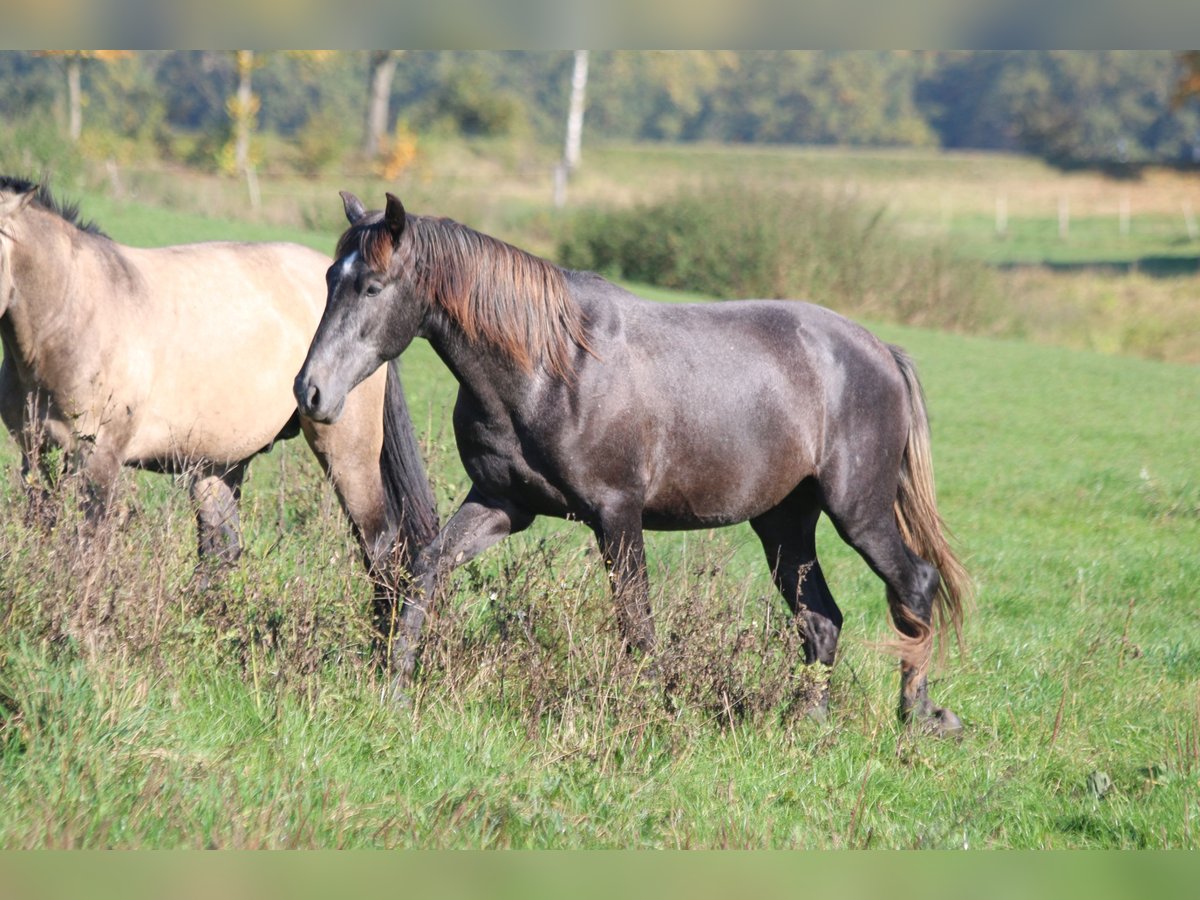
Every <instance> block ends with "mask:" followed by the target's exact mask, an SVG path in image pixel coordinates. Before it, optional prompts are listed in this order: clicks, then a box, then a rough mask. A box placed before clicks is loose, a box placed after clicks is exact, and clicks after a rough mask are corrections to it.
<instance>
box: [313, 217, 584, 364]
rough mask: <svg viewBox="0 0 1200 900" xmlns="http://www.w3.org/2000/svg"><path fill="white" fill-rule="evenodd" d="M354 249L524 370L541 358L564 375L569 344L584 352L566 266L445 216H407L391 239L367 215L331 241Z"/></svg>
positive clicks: (343, 250) (344, 248) (385, 229)
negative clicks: (405, 280) (409, 283)
mask: <svg viewBox="0 0 1200 900" xmlns="http://www.w3.org/2000/svg"><path fill="white" fill-rule="evenodd" d="M354 251H358V253H359V254H360V255H361V256H362V258H363V259H364V260H365V261H366V262H367V263H368V264H369V265H370V266H371V267H372V268H374V269H376V270H377V271H379V272H384V273H387V274H388V275H389V276H392V277H407V278H410V279H411V280H412V285H413V289H414V290H415V291H417V292H418V293H420V294H421V295H422V296H424V297H427V298H428V299H429V301H430V302H431V303H432V304H433V305H434V306H435V307H437V308H439V309H441V310H442V311H443V312H444V313H445V314H446V315H447V316H448V317H449V318H450V319H451V321H453V322H454V323H455V324H456V325H457V326H458V327H459V328H461V329H462V331H463V333H464V334H465V335H466V336H467V338H468V339H469V340H471V341H476V340H481V341H484V342H486V343H488V344H490V345H492V346H494V347H496V348H498V349H500V350H501V351H502V352H504V353H505V354H506V355H508V356H509V358H511V359H512V360H513V362H515V363H516V364H517V365H518V366H520V367H521V368H522V369H524V370H525V371H532V369H533V368H534V366H535V365H538V364H539V363H540V364H542V365H544V366H545V367H546V368H547V369H548V370H549V371H550V372H552V373H553V374H554V375H556V376H558V377H560V378H564V379H570V378H571V377H572V375H573V373H574V366H573V363H572V357H573V346H575V347H580V348H582V349H583V350H585V351H588V352H590V347H589V344H588V329H587V322H586V320H585V317H584V315H583V311H582V310H581V309H580V308H579V306H578V304H577V303H576V302H575V301H574V299H573V298H572V297H571V294H570V291H569V290H568V288H567V280H566V274H565V272H564V271H563V270H562V269H560V268H559V267H558V266H556V265H554V264H553V263H551V262H548V261H546V260H544V259H541V258H539V257H537V256H534V255H533V254H531V253H527V252H526V251H524V250H521V249H519V248H517V247H514V246H512V245H511V244H506V243H505V242H504V241H501V240H498V239H496V238H494V237H490V236H488V235H486V234H481V233H480V232H478V231H475V230H473V229H471V228H468V227H466V226H465V225H460V224H459V223H457V222H454V221H452V220H450V219H442V218H433V217H430V216H412V215H410V216H408V217H407V219H406V221H405V228H404V231H403V233H402V234H401V236H400V239H399V241H398V242H397V241H395V240H394V239H393V236H392V233H391V231H390V230H389V229H388V227H387V225H386V223H385V222H384V221H383V219H382V217H381V216H372V217H371V218H369V219H367V220H366V221H363V222H360V223H359V224H357V225H355V226H353V227H351V228H350V229H349V230H347V231H346V232H345V234H343V235H342V237H341V240H340V241H339V242H338V247H337V256H338V258H341V257H343V256H345V255H347V254H348V253H351V252H354Z"/></svg>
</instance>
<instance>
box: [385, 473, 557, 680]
mask: <svg viewBox="0 0 1200 900" xmlns="http://www.w3.org/2000/svg"><path fill="white" fill-rule="evenodd" d="M533 518H534V517H533V516H532V515H531V514H530V513H527V512H525V511H524V510H521V509H518V508H516V507H514V506H511V505H510V504H507V503H504V502H502V501H497V500H493V499H491V498H490V497H486V496H484V494H483V493H481V492H480V491H479V489H478V488H474V487H472V488H471V491H470V493H469V494H468V495H467V499H466V500H465V501H464V502H463V505H462V506H460V507H459V508H458V511H457V512H456V513H455V514H454V515H453V516H451V517H450V520H449V521H448V522H447V523H446V524H445V526H444V527H443V528H442V530H441V531H440V532H438V536H437V537H436V538H434V539H433V542H432V543H431V544H430V545H429V546H428V547H426V548H425V549H424V550H422V551H421V552H420V554H418V556H417V560H416V563H415V564H414V566H413V578H412V584H411V586H410V588H409V590H408V591H407V592H406V595H405V598H404V602H403V604H402V606H401V609H400V612H399V616H396V615H395V614H394V610H386V609H385V610H380V611H379V616H380V621H379V622H378V625H379V626H380V632H381V634H382V635H383V637H384V638H385V640H387V641H388V642H389V643H390V645H391V652H390V654H389V657H388V658H389V659H390V662H391V665H392V670H393V673H394V678H393V681H392V695H393V699H398V700H401V699H403V697H404V691H405V689H406V688H407V687H408V684H409V682H410V681H411V680H412V675H413V671H414V669H415V668H416V661H417V651H418V649H419V642H420V638H421V629H422V628H423V627H424V625H425V619H426V617H427V616H428V615H429V614H430V613H431V612H432V611H433V607H434V603H435V602H436V600H437V599H438V594H439V592H440V590H441V587H442V582H443V580H444V579H445V577H446V576H447V575H448V574H449V573H450V572H452V571H453V570H454V569H456V568H458V567H459V566H461V565H462V564H463V563H465V562H468V561H469V560H471V559H474V558H475V557H476V556H478V555H479V554H480V553H482V552H483V551H484V550H486V549H487V548H488V547H490V546H492V545H493V544H495V543H496V542H497V541H499V540H501V539H502V538H505V537H508V535H510V534H516V533H517V532H519V531H523V530H524V529H526V528H528V527H529V524H530V523H531V522H532V521H533Z"/></svg>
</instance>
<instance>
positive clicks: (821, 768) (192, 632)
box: [0, 197, 1200, 849]
mask: <svg viewBox="0 0 1200 900" xmlns="http://www.w3.org/2000/svg"><path fill="white" fill-rule="evenodd" d="M335 202H336V198H335ZM84 212H85V214H86V215H87V216H88V217H94V218H96V219H97V220H98V221H99V222H100V224H101V225H102V227H104V228H105V230H107V231H108V232H109V233H110V234H112V235H113V236H114V237H116V238H118V239H120V240H123V241H127V242H130V243H169V242H174V241H181V240H194V239H201V238H207V237H230V236H233V237H240V238H270V239H276V238H285V239H296V240H302V241H304V242H305V243H309V244H312V245H313V246H317V247H322V248H325V249H328V248H329V247H330V246H331V245H332V242H333V240H334V238H335V234H333V233H332V232H329V233H324V232H321V233H314V232H308V231H302V230H300V229H299V228H293V229H288V228H280V227H274V226H266V225H249V224H240V225H239V224H236V223H230V222H221V221H215V220H205V219H202V218H201V217H198V216H194V215H187V214H181V213H176V212H165V211H155V210H152V209H150V208H147V207H142V206H138V205H136V204H129V203H124V204H121V203H110V202H108V201H103V200H101V199H99V198H91V197H89V198H88V199H87V201H86V202H85V204H84ZM676 296H678V295H672V294H668V293H667V292H656V297H658V298H659V299H674V298H675V297H676ZM817 299H819V298H817ZM875 330H876V331H877V332H878V333H879V334H881V335H882V336H883V337H885V338H886V339H888V340H892V341H896V342H898V343H901V344H903V345H904V346H905V347H906V348H907V349H908V350H909V351H910V352H911V353H912V355H913V356H914V357H915V359H916V360H917V363H918V366H919V369H920V372H921V374H922V378H923V381H924V384H925V387H926V390H927V393H928V399H929V408H930V410H931V421H932V429H933V440H934V455H935V463H936V468H937V474H938V487H939V497H940V503H941V509H942V512H943V515H944V517H945V519H946V520H947V522H948V523H949V525H950V526H951V528H952V529H953V531H954V532H955V534H956V537H957V542H958V546H959V547H960V548H961V551H962V555H963V557H964V559H965V561H966V563H967V565H968V567H969V569H970V570H971V572H972V573H973V575H974V577H975V579H976V582H977V586H978V597H977V604H976V609H975V610H974V611H973V612H972V614H971V615H970V616H969V617H968V620H967V627H966V632H965V650H964V652H962V653H960V652H959V651H958V650H957V649H956V648H955V647H954V646H953V642H952V641H951V642H949V643H950V646H949V647H948V653H947V655H946V657H945V659H944V661H942V662H941V663H939V664H938V665H937V667H936V669H935V673H934V676H933V684H932V691H933V693H934V695H935V697H936V698H937V699H938V700H939V701H940V702H942V703H945V704H947V705H949V706H950V707H952V708H953V709H955V710H956V711H957V712H958V713H959V714H960V715H961V716H962V717H963V719H964V721H965V722H966V724H967V730H966V735H965V737H964V739H963V740H962V741H961V742H958V743H955V742H944V741H937V740H933V739H929V738H923V737H920V736H917V735H913V734H909V733H907V732H905V731H904V730H903V729H901V728H900V727H899V726H898V724H897V723H896V721H895V715H894V707H895V700H896V690H897V678H896V672H895V662H894V660H892V659H890V658H888V657H886V656H885V655H884V654H883V653H881V652H880V651H879V650H878V649H877V647H876V645H877V644H878V642H880V641H881V640H884V639H886V638H887V636H888V633H889V632H888V627H887V623H886V617H885V603H884V598H883V589H882V585H881V584H880V583H879V582H878V581H877V580H876V579H875V578H874V576H873V575H871V573H870V572H869V571H868V570H867V569H866V567H865V565H864V564H863V563H862V562H861V561H860V560H859V559H858V558H857V557H855V556H854V555H853V554H852V553H851V552H850V551H848V550H847V549H846V548H845V547H844V546H843V545H841V543H840V542H839V541H838V539H837V538H836V536H834V535H833V533H832V531H831V530H830V529H827V528H826V529H825V530H824V531H823V532H822V535H821V541H820V547H821V552H822V559H823V564H824V567H825V569H826V572H827V575H828V578H829V581H830V584H831V586H832V589H833V591H834V594H835V596H837V597H838V598H839V601H840V603H841V605H842V607H843V609H844V611H845V613H846V623H845V629H844V636H843V641H842V647H841V656H840V659H839V662H838V665H837V667H836V668H835V670H834V672H833V675H832V694H833V703H832V709H831V715H830V717H829V719H828V721H827V722H825V723H817V722H814V721H811V720H809V719H807V718H804V717H802V716H798V715H797V714H796V711H795V704H794V703H793V702H792V700H793V696H794V693H795V690H796V689H797V687H798V686H802V685H803V681H804V678H805V677H806V673H804V672H802V671H797V670H796V669H795V667H794V666H793V665H792V657H791V656H789V655H788V653H787V652H786V651H787V645H788V641H789V634H790V633H789V630H788V628H787V626H786V624H785V623H784V619H785V613H784V609H783V605H782V603H781V602H780V601H778V600H777V598H776V595H775V592H774V589H773V587H772V586H771V582H770V579H769V577H768V573H767V571H766V566H765V563H764V562H763V561H762V560H761V559H760V555H761V554H760V551H759V549H758V547H757V541H756V540H754V538H753V537H752V535H751V534H750V533H749V531H748V530H746V529H745V528H744V527H743V528H734V529H728V530H724V531H715V532H695V533H689V534H673V535H653V536H651V540H650V550H649V552H650V565H651V577H652V580H653V592H654V602H655V604H656V610H657V613H658V616H659V634H660V638H661V640H662V642H663V645H664V647H665V648H666V650H667V651H668V652H669V653H670V654H672V657H671V658H672V659H673V660H675V661H676V667H675V671H676V672H677V673H678V675H679V676H680V677H679V680H678V683H677V684H675V685H673V686H672V688H671V697H670V702H666V703H665V702H664V700H663V696H662V686H661V684H657V683H655V682H653V681H651V680H648V679H646V678H643V677H641V673H640V672H639V670H638V661H637V660H626V659H624V658H622V656H621V654H620V652H619V649H618V641H617V637H616V634H615V630H614V625H613V622H612V621H611V619H612V617H611V615H610V606H609V601H608V596H607V586H606V585H605V583H604V579H603V577H602V574H601V572H600V567H599V564H598V562H599V561H598V559H597V558H596V555H595V553H594V552H593V550H592V546H591V539H590V536H589V535H588V534H587V533H586V531H585V530H584V529H583V528H582V527H581V526H579V525H577V524H568V523H561V522H543V523H539V525H538V526H537V527H535V528H534V529H531V531H530V532H529V533H527V534H523V535H521V536H519V537H517V538H514V539H512V540H510V541H508V542H506V543H505V544H503V545H501V546H499V547H497V548H494V549H493V550H492V551H489V553H487V554H485V555H484V556H483V557H481V558H480V559H479V560H478V561H476V562H475V563H472V564H471V565H469V566H467V567H464V569H462V570H460V571H459V572H458V573H457V574H456V576H455V578H454V590H453V592H452V596H450V597H449V598H448V599H447V600H446V601H445V603H444V605H443V607H442V610H441V614H440V615H439V618H438V621H437V623H436V625H435V627H434V628H433V630H432V632H431V635H430V640H429V645H428V647H427V650H426V655H425V672H424V676H423V678H422V680H421V682H420V684H419V685H418V688H417V690H416V692H415V695H414V698H413V700H414V704H413V708H412V709H411V710H408V711H401V710H396V709H393V708H391V707H389V706H385V705H383V704H381V703H380V702H379V699H378V696H379V691H380V688H381V681H380V677H379V675H378V673H377V672H376V671H375V669H374V668H373V667H372V665H371V664H370V660H369V658H368V654H367V650H366V648H367V645H368V640H369V637H368V630H367V615H368V609H369V605H370V598H371V587H370V585H369V583H368V582H367V579H366V578H365V577H364V576H363V575H362V574H361V572H360V569H359V567H358V564H357V553H356V549H355V547H354V546H353V543H352V541H351V540H350V539H349V537H348V535H347V534H346V532H345V529H344V528H343V526H342V523H341V519H340V514H339V512H338V510H337V506H336V502H335V501H334V499H333V495H332V492H331V491H330V490H329V489H328V488H327V486H326V485H324V484H323V482H322V481H321V478H320V475H319V473H318V472H317V469H316V466H315V464H314V463H313V462H312V460H311V458H309V456H308V455H307V451H306V450H305V449H304V448H303V446H302V444H301V443H300V442H292V443H291V444H288V445H286V446H283V447H279V448H276V449H275V450H274V451H273V452H272V453H271V454H269V455H268V456H266V457H263V458H261V459H259V460H257V461H256V462H255V463H254V465H253V466H252V467H251V478H250V481H249V483H248V485H247V487H246V490H245V496H244V511H243V523H244V528H245V540H246V545H247V548H248V552H247V554H246V556H245V558H244V562H243V565H242V566H241V567H240V569H239V570H238V571H237V572H235V573H233V574H232V575H230V576H229V577H228V579H227V580H226V581H225V583H224V584H222V585H220V586H218V587H215V588H213V589H211V590H210V591H208V592H200V591H197V590H196V589H195V588H193V587H192V586H191V583H190V576H191V573H192V567H193V565H194V556H193V552H194V551H193V546H192V545H193V527H192V522H191V517H190V512H189V510H188V507H187V503H186V499H185V497H184V492H183V491H182V489H181V488H179V487H178V486H177V485H174V484H172V479H170V478H168V477H165V476H154V475H146V474H139V475H130V476H129V477H128V478H127V479H126V486H125V487H126V490H125V494H124V497H125V500H126V502H127V504H128V505H129V507H130V508H131V509H132V510H133V513H132V514H131V515H130V516H129V517H128V518H127V519H126V521H124V522H123V523H122V524H121V526H120V527H119V528H115V529H111V530H108V531H106V532H105V533H103V534H102V535H100V536H99V537H97V538H96V539H95V541H96V544H95V545H94V546H86V545H81V544H80V542H79V540H78V538H77V531H78V520H77V516H76V515H75V514H74V513H72V512H71V509H72V507H71V506H70V505H69V504H68V505H67V506H66V507H65V508H64V512H63V513H62V515H61V516H60V520H59V524H58V525H57V527H56V528H55V529H54V530H53V531H51V532H48V533H47V532H43V531H41V530H39V529H38V528H36V527H33V526H31V525H28V524H27V523H26V522H25V520H24V505H23V499H22V496H21V490H20V484H19V477H18V475H17V472H16V469H17V466H16V452H15V448H14V446H13V444H12V442H11V441H9V440H7V439H5V440H4V441H3V442H0V466H2V467H3V469H4V471H5V472H6V473H7V474H6V475H5V476H4V477H3V480H2V481H0V624H2V629H0V846H3V847H6V848H18V847H66V846H70V847H93V848H94V847H121V848H125V847H335V846H336V847H464V848H466V847H535V848H542V847H778V848H787V847H805V848H849V847H872V848H885V847H886V848H918V847H919V848H947V849H949V848H963V847H970V848H985V847H1004V848H1047V847H1058V848H1074V847H1123V848H1155V847H1173V848H1192V849H1196V848H1197V847H1198V846H1200V603H1198V602H1197V601H1198V599H1200V589H1198V588H1197V585H1200V553H1197V547H1200V472H1198V470H1197V465H1196V459H1197V453H1196V448H1197V446H1198V445H1200V414H1198V413H1197V411H1198V410H1200V371H1198V370H1197V369H1196V368H1194V367H1187V366H1178V365H1168V364H1163V363H1156V362H1149V361H1145V360H1138V359H1129V358H1122V357H1117V356H1104V355H1099V354H1094V353H1087V352H1080V351H1074V350H1068V349H1061V348H1055V347H1046V346H1036V345H1033V344H1028V343H1022V342H1017V341H1009V340H998V339H991V338H984V337H969V336H961V335H946V334H941V333H936V332H932V331H925V330H919V329H913V328H905V327H901V326H897V325H876V326H875ZM403 377H404V380H405V384H406V388H407V390H408V396H409V403H410V406H411V408H412V411H413V415H414V419H415V420H416V423H417V427H418V431H419V433H420V435H421V437H422V440H423V442H424V446H425V449H426V456H427V459H428V460H429V464H430V471H431V476H432V478H433V481H434V485H435V489H436V491H437V494H438V499H439V511H440V513H441V515H442V516H443V518H445V516H447V515H448V514H449V513H450V512H451V511H452V510H453V508H454V506H455V504H456V503H457V502H458V501H460V500H461V498H462V497H463V495H464V493H465V489H466V481H465V476H464V475H463V473H462V470H461V466H460V465H459V463H458V460H457V456H456V454H455V452H454V449H453V446H454V444H453V435H452V433H451V430H450V425H449V404H450V402H451V400H452V397H453V393H454V385H453V383H452V381H451V379H450V376H449V375H448V373H447V372H446V371H445V369H444V368H443V367H442V366H441V364H440V363H439V362H438V361H437V359H436V357H435V356H434V355H433V353H432V352H430V350H429V348H428V347H427V346H425V345H424V344H420V345H419V346H414V347H413V348H412V350H411V351H410V352H409V353H407V354H406V356H405V358H404V361H403ZM63 490H64V493H65V494H67V495H68V496H69V495H70V493H71V491H72V485H71V484H69V483H68V484H66V485H65V486H64V488H63ZM793 649H794V647H793Z"/></svg>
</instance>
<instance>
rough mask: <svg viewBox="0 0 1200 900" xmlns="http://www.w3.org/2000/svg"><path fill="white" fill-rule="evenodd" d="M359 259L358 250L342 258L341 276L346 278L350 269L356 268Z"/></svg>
mask: <svg viewBox="0 0 1200 900" xmlns="http://www.w3.org/2000/svg"><path fill="white" fill-rule="evenodd" d="M357 259H358V251H357V250H355V251H353V252H352V253H351V254H350V255H349V256H347V257H346V258H345V259H343V260H342V272H341V275H340V276H339V277H340V278H345V277H347V276H348V275H349V274H350V270H351V269H353V268H354V263H355V261H356V260H357Z"/></svg>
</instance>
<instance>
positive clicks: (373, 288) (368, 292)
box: [363, 281, 383, 297]
mask: <svg viewBox="0 0 1200 900" xmlns="http://www.w3.org/2000/svg"><path fill="white" fill-rule="evenodd" d="M382 290H383V285H382V284H380V283H379V282H378V281H372V282H371V283H370V284H368V285H367V286H366V288H365V289H364V290H363V295H364V296H367V297H378V296H379V294H380V292H381V291H382Z"/></svg>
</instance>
